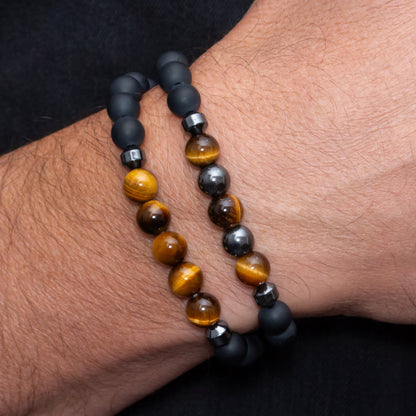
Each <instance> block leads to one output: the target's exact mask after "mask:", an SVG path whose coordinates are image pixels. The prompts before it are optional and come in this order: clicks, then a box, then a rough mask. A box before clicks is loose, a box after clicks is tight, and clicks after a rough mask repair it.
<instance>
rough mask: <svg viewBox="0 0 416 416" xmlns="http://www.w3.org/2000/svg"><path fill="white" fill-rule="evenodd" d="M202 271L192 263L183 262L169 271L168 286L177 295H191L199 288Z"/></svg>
mask: <svg viewBox="0 0 416 416" xmlns="http://www.w3.org/2000/svg"><path fill="white" fill-rule="evenodd" d="M202 280H203V278H202V271H201V269H200V268H199V267H198V266H197V265H196V264H193V263H189V262H183V263H179V264H178V265H177V266H175V267H173V268H172V269H171V271H170V272H169V287H170V288H171V290H172V292H173V293H175V295H178V296H192V295H194V294H195V293H198V292H199V291H200V290H201V286H202Z"/></svg>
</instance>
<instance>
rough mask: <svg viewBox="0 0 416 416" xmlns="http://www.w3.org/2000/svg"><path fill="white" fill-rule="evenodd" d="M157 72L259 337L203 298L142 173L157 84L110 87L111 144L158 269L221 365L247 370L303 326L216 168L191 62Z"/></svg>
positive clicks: (171, 60)
mask: <svg viewBox="0 0 416 416" xmlns="http://www.w3.org/2000/svg"><path fill="white" fill-rule="evenodd" d="M156 69H157V72H158V75H159V78H160V84H161V87H162V88H163V89H164V90H165V91H166V92H167V93H168V96H167V103H168V107H169V109H170V110H171V111H172V113H173V114H175V115H176V116H178V117H181V118H182V119H183V120H182V126H183V128H184V130H185V132H187V133H189V134H190V135H191V137H190V139H189V140H188V142H187V144H186V146H185V156H186V159H187V160H188V161H189V162H190V163H191V164H192V165H194V166H196V167H198V168H200V169H201V170H200V173H199V178H198V185H199V188H200V189H201V190H202V192H204V193H205V194H207V195H209V196H210V197H212V200H211V202H210V204H209V207H208V215H209V218H210V219H211V221H212V222H213V223H214V224H215V225H217V226H219V227H221V228H223V229H224V235H223V241H222V243H223V247H224V249H225V251H226V252H227V253H229V254H230V255H232V256H235V257H236V258H237V261H236V265H235V271H236V274H237V277H238V278H239V279H240V280H241V281H242V282H243V283H245V284H248V285H252V286H254V287H255V289H254V292H253V297H254V300H255V301H256V303H257V305H258V306H260V309H259V313H258V322H259V327H260V331H259V332H257V333H250V334H245V335H241V334H238V333H237V332H233V331H231V330H230V328H229V327H228V325H227V323H226V322H225V321H223V320H220V313H221V308H220V304H219V302H218V300H217V299H216V298H215V296H213V295H211V294H209V293H204V292H201V288H202V284H203V274H202V271H201V269H200V268H199V267H198V266H197V265H195V264H193V263H190V262H187V261H185V260H184V259H185V256H186V252H187V243H186V241H185V239H184V238H183V237H182V236H181V235H180V234H179V233H177V232H174V231H169V230H168V227H169V222H170V217H171V214H170V211H169V209H168V207H167V206H166V205H165V204H164V203H162V202H160V201H158V200H156V199H154V198H155V196H156V194H157V189H158V183H157V180H156V178H155V177H154V176H153V174H152V173H150V172H149V171H147V170H145V169H143V168H142V166H143V164H144V162H145V156H144V152H143V150H142V149H140V145H141V144H142V143H143V140H144V137H145V130H144V127H143V125H142V124H141V123H140V121H139V120H138V119H137V117H138V115H139V113H140V105H139V101H140V99H141V97H142V95H143V94H144V93H145V92H146V91H147V90H149V89H150V88H151V87H152V86H153V85H154V83H153V81H151V80H150V79H148V78H146V77H145V76H143V75H142V74H140V73H138V72H130V73H127V74H125V75H123V76H120V77H118V78H116V79H115V80H114V81H113V82H112V83H111V85H110V92H109V100H108V107H107V110H108V115H109V116H110V118H111V119H112V120H113V122H114V124H113V127H112V130H111V137H112V139H113V141H114V143H115V145H117V146H118V147H119V148H121V149H122V150H123V152H122V154H121V161H122V163H123V165H125V166H126V167H127V168H129V169H130V172H129V173H128V174H127V175H126V177H125V179H124V185H123V187H124V192H125V194H126V196H127V197H128V198H130V199H132V200H134V201H137V202H139V203H142V205H141V206H140V207H139V209H138V211H137V217H136V218H137V223H138V225H139V227H140V228H141V229H142V231H144V232H146V233H148V234H151V235H154V236H155V238H154V240H153V245H152V251H153V256H154V257H155V258H156V260H158V261H159V262H161V263H163V264H166V265H169V266H171V269H170V272H169V276H168V284H169V287H170V289H171V290H172V292H173V293H175V294H176V295H178V296H181V297H188V301H187V303H186V316H187V318H188V319H189V321H190V322H192V323H193V324H195V325H197V326H199V327H204V328H206V329H207V339H208V341H209V342H210V344H211V345H212V346H213V347H214V353H215V356H216V357H217V358H219V359H220V360H221V361H223V362H225V363H228V364H231V365H241V366H248V365H250V364H252V363H253V362H255V361H256V360H257V359H258V358H259V357H260V356H261V355H262V354H263V352H264V351H265V344H267V345H269V346H271V347H273V348H279V347H281V346H283V345H286V344H287V343H289V342H290V341H292V340H293V339H294V337H295V336H296V325H295V323H294V321H293V320H292V314H291V311H290V309H289V307H288V306H287V305H286V304H285V303H283V302H281V301H279V300H278V297H279V294H278V291H277V288H276V286H275V285H274V284H273V283H271V282H268V281H267V278H268V276H269V273H270V264H269V261H268V260H267V258H266V257H265V256H264V255H263V254H261V253H259V252H257V251H253V245H254V237H253V234H252V233H251V231H250V230H249V229H248V228H247V227H246V226H244V225H242V224H240V222H241V219H242V215H243V208H242V204H241V202H240V201H239V200H238V198H237V197H235V196H234V195H230V194H227V191H228V188H229V185H230V175H229V173H228V172H227V170H226V169H225V168H224V167H223V166H221V165H219V164H217V163H216V161H217V159H218V157H219V153H220V147H219V144H218V142H217V140H216V139H215V138H213V137H212V136H209V135H208V134H206V133H205V129H206V127H207V121H206V119H205V116H204V115H203V114H202V113H199V112H198V110H199V107H200V104H201V97H200V95H199V93H198V91H197V90H196V89H195V88H194V87H193V86H192V85H191V80H192V75H191V71H190V70H189V66H188V61H187V59H186V57H185V56H184V55H182V54H181V53H179V52H166V53H164V54H163V55H161V56H160V57H159V59H158V61H157V64H156Z"/></svg>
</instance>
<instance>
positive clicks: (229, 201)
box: [208, 195, 243, 228]
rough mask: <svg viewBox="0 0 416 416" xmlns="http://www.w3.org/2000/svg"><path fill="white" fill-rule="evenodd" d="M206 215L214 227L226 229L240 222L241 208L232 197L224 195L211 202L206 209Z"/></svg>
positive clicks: (237, 201)
mask: <svg viewBox="0 0 416 416" xmlns="http://www.w3.org/2000/svg"><path fill="white" fill-rule="evenodd" d="M208 215H209V218H211V221H212V222H213V223H214V224H215V225H218V226H219V227H222V228H228V227H231V226H232V225H235V224H238V223H239V222H240V221H241V218H242V216H243V207H242V205H241V203H240V201H239V200H238V199H237V198H236V197H235V196H234V195H224V196H221V197H217V198H214V199H213V200H212V202H211V203H210V205H209V208H208Z"/></svg>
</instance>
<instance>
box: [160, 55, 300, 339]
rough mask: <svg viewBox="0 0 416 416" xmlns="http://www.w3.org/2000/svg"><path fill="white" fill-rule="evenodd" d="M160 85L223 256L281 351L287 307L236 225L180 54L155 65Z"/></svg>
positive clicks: (235, 205)
mask: <svg viewBox="0 0 416 416" xmlns="http://www.w3.org/2000/svg"><path fill="white" fill-rule="evenodd" d="M156 69H157V72H158V75H159V78H160V84H161V86H162V88H163V89H164V90H165V92H167V93H168V96H167V104H168V107H169V109H170V110H171V112H172V113H173V114H175V115H176V116H178V117H182V118H183V120H182V126H183V128H184V130H185V132H187V133H190V134H191V138H190V139H189V140H188V142H187V144H186V147H185V156H186V158H187V159H188V161H189V162H190V163H191V164H193V165H194V166H196V167H198V168H200V169H201V171H200V173H199V178H198V185H199V188H200V189H201V190H202V192H204V193H205V194H207V195H209V196H211V197H212V200H211V203H210V205H209V208H208V215H209V218H210V219H211V221H212V222H213V223H214V224H215V225H217V226H219V227H221V228H223V229H224V230H225V231H224V235H223V241H222V242H223V246H224V249H225V251H226V252H228V253H229V254H231V255H232V256H235V257H237V258H238V260H237V261H236V267H235V271H236V274H237V277H238V278H239V279H240V280H241V281H242V282H243V283H245V284H248V285H252V286H255V289H254V292H253V296H254V299H255V301H256V303H257V305H258V306H260V309H259V314H258V321H259V326H260V329H261V330H262V337H263V339H264V340H265V341H266V342H267V343H268V344H269V345H270V346H272V347H281V346H283V345H285V344H287V343H288V342H290V341H292V340H293V339H294V338H295V336H296V324H295V323H294V321H293V320H292V313H291V310H290V309H289V307H288V306H287V305H286V304H285V303H284V302H281V301H279V300H278V297H279V293H278V291H277V288H276V286H275V285H274V284H273V283H271V282H267V278H268V276H269V273H270V263H269V261H268V259H267V258H266V257H265V256H264V255H263V254H261V253H259V252H256V251H253V245H254V237H253V234H252V233H251V231H250V230H249V229H248V228H247V227H246V226H244V225H241V224H240V221H241V219H242V215H243V209H242V205H241V202H240V201H239V200H238V198H237V197H235V196H234V195H228V194H226V192H227V190H228V187H229V185H230V175H229V173H228V171H227V170H226V169H225V168H224V167H223V166H221V165H219V164H216V163H215V162H216V161H217V159H218V157H219V151H220V148H219V144H218V142H217V140H216V139H215V138H214V137H212V136H209V135H207V134H205V133H204V130H205V128H206V127H207V124H208V123H207V121H206V118H205V116H204V115H203V114H202V113H199V112H198V109H199V107H200V105H201V97H200V95H199V92H198V91H197V89H196V88H195V87H193V86H192V85H191V80H192V75H191V71H190V70H189V66H188V61H187V59H186V57H185V56H184V55H183V54H181V53H179V52H174V51H171V52H166V53H164V54H162V55H161V56H160V57H159V59H158V61H157V64H156Z"/></svg>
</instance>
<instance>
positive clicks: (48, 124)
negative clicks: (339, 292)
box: [0, 0, 416, 416]
mask: <svg viewBox="0 0 416 416" xmlns="http://www.w3.org/2000/svg"><path fill="white" fill-rule="evenodd" d="M250 3H251V1H249V0H244V1H238V0H223V1H221V0H215V1H203V0H200V1H190V0H188V1H180V2H174V1H169V0H157V1H146V0H138V1H132V0H122V1H115V0H114V1H97V0H94V1H93V0H90V1H79V0H73V1H68V0H61V1H59V2H53V1H46V0H39V1H31V2H29V1H15V2H5V1H4V0H0V98H1V111H0V153H5V152H6V151H8V150H10V149H12V148H16V147H19V146H21V145H24V144H25V143H28V142H30V141H33V140H35V139H38V138H41V137H43V136H45V135H47V134H49V133H51V132H53V131H56V130H58V129H60V128H62V127H64V126H66V125H68V124H71V123H73V122H74V121H76V120H78V119H80V118H83V117H85V116H86V115H88V114H90V113H92V112H95V111H97V110H99V109H101V108H102V107H103V106H104V105H105V96H106V91H107V88H108V85H109V82H110V81H111V79H113V78H114V77H115V76H116V75H119V74H122V73H124V72H126V71H133V70H138V71H140V72H143V73H145V74H146V75H149V76H151V77H154V76H155V72H154V68H153V64H154V62H155V59H156V57H157V56H158V55H159V54H160V53H161V52H163V51H165V50H169V49H177V50H182V51H183V52H185V53H186V54H187V55H188V57H189V58H190V59H191V60H193V59H195V58H196V57H197V56H199V55H200V54H201V53H203V51H204V50H206V48H208V47H209V46H210V45H211V44H213V43H214V42H216V41H217V40H219V39H220V38H221V37H222V36H223V35H224V34H226V33H227V32H228V31H229V30H230V29H231V28H232V27H233V25H234V24H235V23H236V22H237V21H238V20H239V19H240V18H241V17H242V15H243V14H244V12H245V11H246V10H247V8H248V7H249V5H250ZM0 238H1V237H0ZM298 326H299V336H298V341H297V343H296V344H295V346H294V348H293V351H291V352H290V353H285V354H283V355H281V356H280V357H277V358H276V357H272V356H266V357H265V358H264V359H263V360H262V361H261V362H259V363H258V364H257V365H256V366H255V367H254V368H251V369H246V370H235V369H234V370H232V369H228V368H223V367H222V366H221V365H219V364H218V363H217V362H215V361H214V360H211V361H209V362H206V363H204V364H202V365H200V366H199V367H197V368H195V369H194V370H192V371H190V372H189V373H187V374H185V375H183V376H182V377H180V378H179V379H177V380H176V381H174V382H172V383H171V384H169V385H167V386H165V387H164V388H162V389H161V390H160V391H158V392H156V393H154V394H153V395H151V396H149V397H147V398H146V399H144V400H142V401H141V402H140V403H138V404H136V405H133V406H132V407H130V408H129V409H126V410H125V411H124V412H122V413H121V414H120V416H121V415H123V416H133V415H142V416H150V415H185V416H186V415H192V416H205V415H211V414H215V415H217V416H218V415H230V416H233V415H263V414H264V415H284V416H286V415H337V416H338V415H340V416H341V415H401V416H402V415H416V337H415V328H414V327H405V326H395V325H388V324H382V323H377V322H371V321H367V320H362V319H347V318H342V317H338V318H321V319H308V320H301V321H299V322H298Z"/></svg>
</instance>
